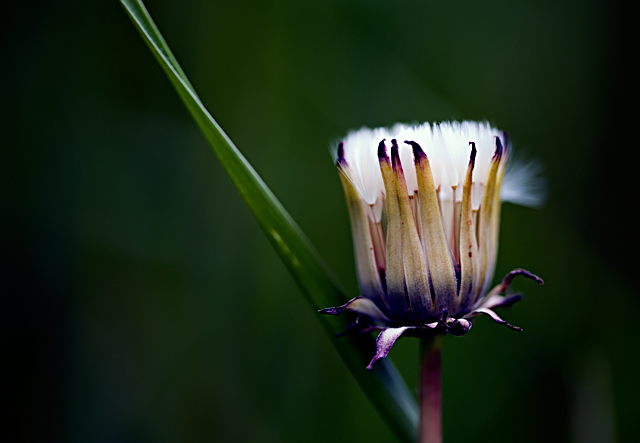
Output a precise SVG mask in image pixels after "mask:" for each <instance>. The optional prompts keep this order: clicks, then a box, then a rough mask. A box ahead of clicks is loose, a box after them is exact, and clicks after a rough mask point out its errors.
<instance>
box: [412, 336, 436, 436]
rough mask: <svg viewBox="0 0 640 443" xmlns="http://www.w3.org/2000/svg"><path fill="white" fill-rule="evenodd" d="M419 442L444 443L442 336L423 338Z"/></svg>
mask: <svg viewBox="0 0 640 443" xmlns="http://www.w3.org/2000/svg"><path fill="white" fill-rule="evenodd" d="M420 366H421V369H420V390H419V391H420V394H419V396H420V398H419V401H420V427H419V431H418V443H442V377H441V369H442V338H441V337H440V336H432V337H425V338H423V339H422V361H421V365H420Z"/></svg>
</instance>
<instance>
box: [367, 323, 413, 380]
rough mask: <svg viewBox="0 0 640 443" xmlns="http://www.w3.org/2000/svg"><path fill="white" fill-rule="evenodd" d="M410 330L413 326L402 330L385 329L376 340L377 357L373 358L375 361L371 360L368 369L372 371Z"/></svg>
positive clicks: (404, 327)
mask: <svg viewBox="0 0 640 443" xmlns="http://www.w3.org/2000/svg"><path fill="white" fill-rule="evenodd" d="M410 328H411V326H403V327H402V328H387V329H383V330H382V332H380V335H378V339H377V340H376V355H375V356H374V357H373V360H371V363H369V366H367V369H368V370H371V369H372V368H373V365H374V364H375V363H376V362H377V361H378V360H380V359H381V358H385V357H386V356H387V354H389V351H390V350H391V347H392V346H393V344H394V343H395V342H396V340H397V339H398V338H400V336H401V335H402V334H403V333H404V331H406V330H407V329H410Z"/></svg>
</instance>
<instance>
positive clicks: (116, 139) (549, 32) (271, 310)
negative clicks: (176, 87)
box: [0, 0, 640, 443]
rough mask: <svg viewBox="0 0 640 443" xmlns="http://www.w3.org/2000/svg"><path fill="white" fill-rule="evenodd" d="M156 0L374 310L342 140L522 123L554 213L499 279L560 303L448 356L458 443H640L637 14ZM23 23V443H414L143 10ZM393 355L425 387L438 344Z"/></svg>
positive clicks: (10, 198)
mask: <svg viewBox="0 0 640 443" xmlns="http://www.w3.org/2000/svg"><path fill="white" fill-rule="evenodd" d="M146 4H147V7H148V9H149V11H150V13H151V15H152V16H153V17H154V19H155V20H156V23H157V24H158V26H159V27H160V29H161V31H162V32H163V34H164V36H165V38H166V39H167V41H168V43H169V45H170V46H171V47H172V49H173V51H174V53H175V55H176V57H177V58H178V60H179V61H180V62H181V64H182V66H183V68H184V70H185V71H186V73H187V75H188V76H189V77H190V79H191V81H192V83H193V84H194V86H195V88H196V90H197V91H198V92H199V94H200V96H201V98H202V99H203V101H204V103H205V105H206V106H207V107H208V108H209V110H210V111H211V113H212V114H213V116H214V117H215V118H216V119H217V121H218V122H219V123H220V124H221V126H222V127H223V128H224V130H225V131H226V132H227V133H228V134H229V136H230V137H231V138H232V139H233V140H234V141H235V143H236V145H237V146H238V147H239V148H240V150H241V151H242V152H243V153H244V154H245V156H246V157H247V158H248V160H249V161H250V162H251V163H252V164H253V166H254V167H255V168H256V170H257V171H258V172H259V173H260V174H261V175H262V177H263V178H264V180H265V181H266V183H267V184H268V185H269V186H270V187H271V189H272V190H273V191H274V193H275V194H276V195H277V196H278V197H279V198H280V200H281V201H282V203H283V204H284V206H285V207H286V208H287V209H288V210H289V211H290V213H291V214H292V215H293V217H294V218H295V219H296V221H297V222H298V223H299V224H300V226H301V227H302V228H303V230H304V231H305V232H306V233H307V235H308V236H309V237H310V239H311V241H312V242H313V243H314V244H315V245H316V246H317V248H318V250H319V251H320V253H321V254H322V256H323V257H324V258H325V259H326V261H327V262H328V264H329V266H330V267H331V268H332V269H333V270H334V271H335V273H336V275H337V276H338V277H339V279H340V280H341V281H342V282H343V284H344V285H345V286H346V288H347V289H348V290H349V293H350V295H355V294H357V285H356V279H355V273H354V264H353V252H352V249H351V238H350V230H349V222H348V218H347V211H346V205H345V202H344V198H343V195H342V190H341V187H340V183H339V180H338V176H337V172H336V170H335V168H334V167H333V165H332V163H331V159H330V156H329V154H328V149H327V148H328V146H329V143H330V142H331V141H334V140H335V139H336V137H339V136H341V135H343V134H345V133H346V131H348V130H350V129H353V128H358V127H360V126H362V125H368V126H378V125H390V124H393V123H395V122H423V121H434V120H446V119H489V120H490V121H491V122H493V123H494V124H496V125H497V126H499V127H500V128H503V129H506V130H508V131H509V132H510V134H511V138H512V140H513V142H514V144H515V145H516V148H517V149H519V150H520V151H521V153H523V154H524V155H525V156H526V157H528V158H536V159H538V160H540V161H541V162H542V163H544V164H545V165H546V172H545V175H546V177H547V180H548V182H549V200H548V202H547V204H546V206H545V207H544V208H543V209H540V210H533V209H527V208H521V207H516V206H513V205H509V204H505V205H504V206H503V218H502V232H501V246H500V257H499V263H498V270H497V273H496V281H497V280H498V279H499V278H501V277H502V275H503V274H505V273H506V272H508V271H509V270H511V269H513V268H516V267H523V268H526V269H528V270H530V271H532V272H535V273H536V274H538V275H540V276H542V277H543V278H544V279H545V281H546V284H545V285H544V286H542V287H537V286H536V285H535V284H533V283H531V282H529V281H526V280H521V281H516V282H515V284H514V286H515V289H517V290H522V291H524V292H526V295H527V297H526V298H525V300H524V301H523V302H522V303H520V304H519V305H516V307H514V308H513V309H511V310H510V311H508V312H503V314H504V317H505V318H506V319H508V320H509V321H510V322H512V323H514V324H516V325H519V326H522V327H523V328H524V332H523V333H520V334H517V333H513V332H510V331H508V330H507V329H505V328H501V327H499V326H497V325H494V324H493V323H491V322H490V321H489V320H486V319H479V320H478V321H477V322H475V324H474V328H473V330H472V331H471V333H470V334H468V335H467V336H466V337H464V338H455V337H447V339H446V340H445V348H444V363H443V364H444V370H443V373H444V436H445V441H446V442H448V443H453V442H465V441H474V442H483V441H491V442H514V441H515V442H540V441H545V442H575V443H600V442H613V441H616V442H632V441H637V440H636V439H637V436H638V435H640V429H639V425H638V421H637V419H638V416H639V413H638V406H637V399H638V397H639V396H640V382H638V374H639V373H640V358H639V356H638V352H637V348H638V345H637V340H636V337H635V335H634V332H635V328H634V321H635V312H637V311H638V308H639V299H638V297H639V295H638V291H637V272H638V271H637V264H638V260H637V251H638V250H639V249H640V245H639V243H638V235H637V231H635V229H636V227H637V225H638V222H637V218H636V219H633V218H632V216H631V211H632V203H633V202H634V201H635V200H634V199H637V191H636V188H635V187H636V186H637V172H636V167H637V166H636V165H637V154H635V153H633V152H632V149H633V148H634V147H635V145H637V141H636V140H635V133H634V132H632V129H634V128H635V127H636V126H637V121H638V120H637V111H636V109H635V104H634V103H637V101H636V99H637V90H638V87H637V78H636V77H637V74H635V73H634V72H635V71H633V70H632V69H631V67H632V65H631V63H632V58H633V57H634V54H635V55H637V48H636V47H635V46H634V45H633V44H632V43H631V41H632V39H631V37H632V34H633V29H634V28H633V27H634V25H635V20H636V19H637V15H636V14H635V12H636V10H637V7H635V6H634V7H633V8H636V9H634V10H631V9H629V10H627V9H625V8H626V6H625V3H624V2H622V1H618V2H615V1H614V2H607V1H604V0H599V1H573V0H561V1H537V2H535V1H507V0H492V1H484V2H475V1H464V0H459V1H450V2H433V1H397V2H384V1H364V0H347V1H345V0H327V1H284V0H282V1H248V0H235V1H231V0H224V1H207V0H184V1H177V0H176V1H169V0H164V1H159V0H148V1H147V3H146ZM3 9H4V13H3V16H2V18H0V20H1V22H0V24H1V25H2V26H1V27H0V29H1V30H0V33H1V34H0V35H1V37H0V50H1V56H2V70H1V71H2V72H1V73H0V76H1V77H0V80H1V81H2V85H3V87H2V103H3V106H2V111H1V112H2V115H1V116H0V117H1V121H2V126H3V129H2V141H1V142H0V143H1V146H2V169H3V173H2V181H3V185H2V186H1V189H2V190H1V191H0V192H1V193H2V197H3V205H2V206H3V208H4V209H3V211H2V217H1V223H2V229H1V233H2V251H3V253H4V254H3V255H5V258H6V259H7V260H6V263H5V265H4V267H3V270H2V273H3V278H2V288H3V290H2V295H3V297H2V298H3V302H2V305H3V308H2V323H3V326H4V327H5V329H6V333H5V334H3V335H4V341H3V343H5V346H6V349H7V350H8V353H7V354H8V361H5V365H4V366H6V367H8V368H9V369H10V375H9V376H8V378H6V379H5V385H6V390H7V392H8V391H11V392H12V393H13V392H15V395H7V396H5V402H6V403H7V404H8V406H9V407H10V410H12V412H13V413H14V414H15V415H16V419H15V420H13V419H12V420H11V421H10V423H9V431H10V433H9V435H11V440H10V441H29V442H31V441H69V442H183V441H185V442H204V441H208V442H210V441H214V442H299V441H304V442H325V441H336V442H352V441H367V442H388V441H395V435H394V434H392V433H391V431H390V430H389V429H388V428H387V426H386V424H385V423H384V422H383V421H382V419H381V418H380V417H379V416H378V415H377V413H376V411H375V410H374V409H373V408H372V406H371V405H369V404H368V402H367V400H366V398H365V397H364V395H363V394H362V393H361V391H360V390H359V388H358V386H357V385H356V383H355V381H354V379H353V378H352V376H351V375H350V374H349V373H348V371H347V369H346V367H345V366H344V365H343V363H342V362H341V361H340V359H339V357H338V356H337V353H336V352H335V351H334V349H333V348H332V344H331V339H330V338H328V337H327V336H326V335H325V334H324V332H323V331H322V330H321V327H320V324H319V322H318V314H316V313H315V312H314V311H313V310H312V309H310V308H309V306H308V305H307V304H306V302H305V301H304V300H303V298H302V297H301V294H300V291H299V290H298V288H297V287H296V286H295V284H294V282H293V281H292V279H291V278H290V276H289V275H288V273H287V271H286V269H285V268H284V266H283V265H282V264H281V263H280V261H279V259H278V257H277V256H276V254H275V252H274V251H273V250H272V249H271V247H270V246H269V244H268V243H267V241H266V240H265V239H264V238H263V235H262V233H261V231H260V230H259V229H258V227H257V224H256V223H255V222H254V221H253V219H252V218H251V215H250V214H249V212H248V211H247V209H246V208H245V206H244V204H243V202H242V201H241V199H240V198H239V196H238V195H237V193H236V191H235V190H234V189H233V187H232V186H231V184H230V181H229V179H228V178H227V177H226V176H225V174H224V172H223V171H222V169H221V167H220V166H219V164H218V163H217V160H216V158H215V156H214V155H213V153H212V152H211V150H210V148H209V147H208V146H207V144H206V143H205V141H204V139H203V137H202V136H201V135H200V133H199V132H198V129H197V127H196V125H195V123H193V122H192V121H191V119H190V117H189V115H188V114H187V112H186V110H185V109H184V107H183V105H182V103H181V102H180V101H179V99H178V97H177V95H176V94H175V92H174V91H173V90H172V88H171V86H170V84H169V81H168V80H167V79H166V78H165V76H164V74H163V73H162V71H161V70H160V68H159V66H158V65H157V63H156V61H155V60H154V59H153V57H152V55H151V53H150V52H149V50H148V49H147V47H146V46H145V44H144V43H143V41H142V39H141V38H140V36H139V35H138V34H137V32H136V31H135V29H134V27H133V25H132V24H131V23H130V21H129V19H128V18H127V16H126V14H125V13H124V11H123V10H122V8H121V6H120V5H119V3H117V2H116V1H115V0H114V1H103V0H101V1H95V2H80V1H68V2H52V1H38V0H31V1H16V0H13V1H10V2H9V3H8V5H7V6H5V8H3ZM634 17H635V18H634ZM632 137H634V138H632ZM391 356H392V357H393V359H394V361H395V362H396V363H397V365H398V366H399V368H400V369H401V371H402V372H403V374H405V376H406V379H407V382H408V383H409V385H410V386H411V387H412V388H413V387H414V386H416V381H417V370H418V367H417V358H418V342H417V340H414V339H404V340H401V341H400V342H399V343H398V344H397V345H396V346H395V347H394V349H393V351H392V353H391ZM363 370H364V368H363Z"/></svg>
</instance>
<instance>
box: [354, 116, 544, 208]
mask: <svg viewBox="0 0 640 443" xmlns="http://www.w3.org/2000/svg"><path fill="white" fill-rule="evenodd" d="M496 137H499V138H500V139H501V141H502V144H503V146H504V143H505V140H503V139H502V132H501V131H499V130H498V129H496V128H494V127H492V126H491V125H489V123H487V122H472V121H463V122H456V121H453V122H442V123H440V124H434V125H433V126H431V125H429V123H423V124H421V125H404V124H397V125H395V126H393V127H392V128H377V129H369V128H362V129H360V130H357V131H353V132H350V133H349V134H348V135H347V136H346V137H345V138H344V140H343V144H344V160H345V161H346V163H347V166H346V167H345V169H344V171H345V174H346V175H347V177H348V179H349V180H350V181H351V182H352V183H353V185H354V187H355V188H356V189H357V190H358V192H359V193H360V195H361V196H362V198H363V199H364V200H365V201H366V202H367V203H368V204H370V205H374V204H375V203H376V202H378V200H379V199H380V197H381V196H382V195H383V194H384V192H385V191H384V183H383V181H382V174H381V173H380V166H379V162H378V144H379V143H380V141H381V140H382V139H386V146H387V154H388V155H391V140H392V139H394V138H395V139H397V141H398V146H399V150H400V162H401V164H402V167H403V170H404V174H405V178H406V181H407V188H408V191H409V193H413V191H415V190H417V188H418V184H417V178H416V172H415V166H414V161H413V151H412V149H411V147H410V146H409V145H407V144H406V143H405V140H408V141H415V142H417V143H418V144H419V145H420V146H421V147H422V149H423V150H424V152H425V153H426V155H427V157H428V158H429V163H430V165H431V170H432V173H433V178H434V181H435V185H436V187H439V188H440V199H441V200H445V201H446V200H448V201H451V200H452V199H453V195H454V192H453V187H456V188H457V189H456V192H455V196H456V201H461V200H462V185H463V182H464V177H465V174H466V171H467V167H468V165H469V159H470V155H471V146H470V145H469V142H474V143H475V145H476V150H477V154H476V163H475V168H474V172H473V181H474V188H473V191H472V195H473V198H472V200H473V207H474V209H477V208H478V207H479V205H480V198H481V197H480V196H481V195H482V191H483V189H484V186H485V184H486V181H487V178H488V174H489V170H490V168H491V159H492V157H493V155H494V153H495V150H496ZM504 147H505V149H506V148H507V147H506V146H504ZM505 154H506V152H505ZM520 171H522V168H521V169H520ZM524 172H525V173H527V172H535V171H533V170H531V169H525V171H524ZM519 174H520V175H523V176H525V174H523V173H522V172H519ZM526 176H527V177H529V176H530V174H529V175H526ZM507 177H509V180H507ZM507 177H505V183H509V189H508V190H507V191H506V192H504V191H503V195H504V196H505V199H506V200H508V201H514V202H527V203H526V204H528V205H531V204H532V202H534V201H538V197H535V196H532V197H527V196H526V192H527V191H528V190H529V189H530V190H535V189H537V188H535V187H534V186H533V182H530V181H525V182H523V183H524V185H523V183H521V184H520V185H514V183H515V182H517V181H518V180H515V181H514V180H512V178H511V176H510V174H509V172H508V171H507ZM527 186H529V187H530V188H527ZM534 195H537V194H534Z"/></svg>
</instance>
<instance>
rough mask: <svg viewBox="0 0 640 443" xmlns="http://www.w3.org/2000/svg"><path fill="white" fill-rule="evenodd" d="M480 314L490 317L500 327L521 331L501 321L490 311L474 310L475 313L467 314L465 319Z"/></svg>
mask: <svg viewBox="0 0 640 443" xmlns="http://www.w3.org/2000/svg"><path fill="white" fill-rule="evenodd" d="M480 314H484V315H488V316H489V317H491V319H492V320H493V321H495V322H496V323H498V324H500V325H502V326H506V327H507V328H509V329H511V330H512V331H522V328H519V327H517V326H513V325H511V324H509V323H507V322H506V321H504V320H503V319H501V318H500V316H499V315H498V314H496V313H495V312H493V311H492V310H491V309H487V308H479V309H476V310H475V311H472V312H470V313H469V314H467V317H475V316H476V315H480Z"/></svg>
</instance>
